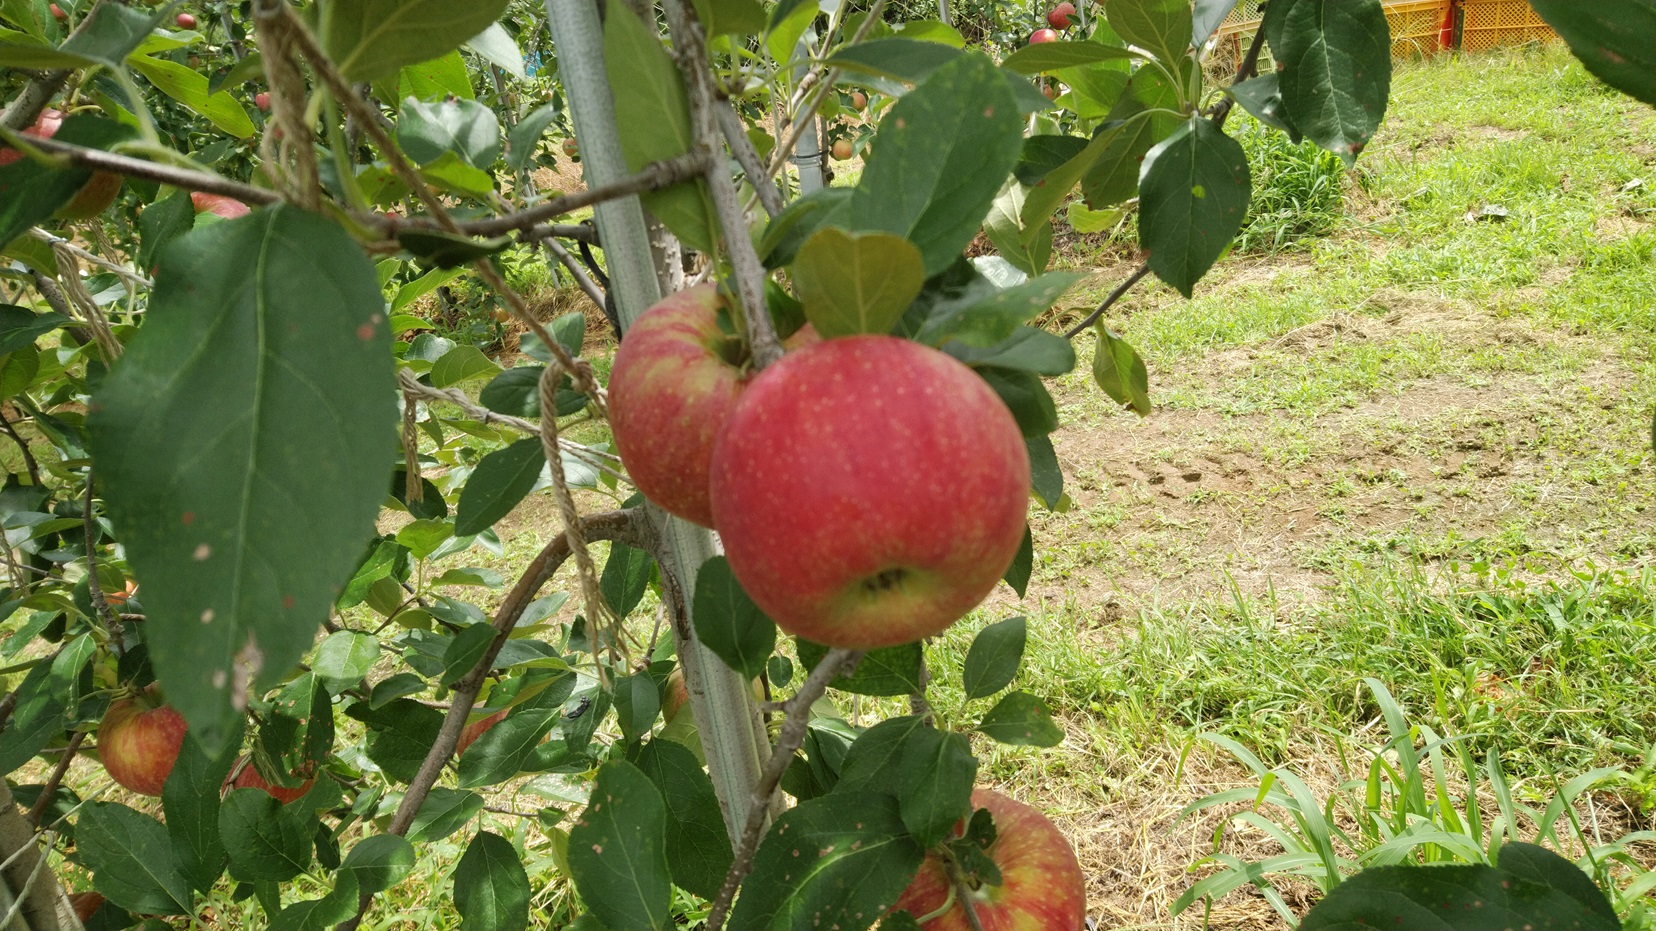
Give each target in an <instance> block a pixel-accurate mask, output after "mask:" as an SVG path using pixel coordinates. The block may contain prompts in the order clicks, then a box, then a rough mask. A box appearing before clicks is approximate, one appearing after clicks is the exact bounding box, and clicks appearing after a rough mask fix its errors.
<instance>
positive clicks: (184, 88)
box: [127, 55, 253, 139]
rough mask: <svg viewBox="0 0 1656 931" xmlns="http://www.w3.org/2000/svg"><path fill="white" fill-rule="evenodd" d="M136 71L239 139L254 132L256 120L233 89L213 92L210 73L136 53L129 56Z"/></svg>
mask: <svg viewBox="0 0 1656 931" xmlns="http://www.w3.org/2000/svg"><path fill="white" fill-rule="evenodd" d="M127 64H129V65H131V66H132V70H134V71H136V72H138V73H139V74H141V75H143V76H144V77H146V78H148V79H149V82H150V83H151V84H154V85H155V86H156V88H158V89H159V90H160V91H161V92H162V93H163V94H166V95H167V96H168V97H171V98H172V99H174V100H176V101H178V102H179V103H181V104H183V105H184V106H186V107H189V108H190V109H191V110H194V111H195V112H197V113H199V114H201V115H202V116H205V117H206V118H207V119H208V120H209V121H211V122H212V124H213V125H214V126H217V127H218V128H219V129H222V130H224V131H225V132H227V133H229V134H230V135H232V136H235V137H236V138H237V139H246V138H248V137H250V136H252V135H253V120H252V119H251V118H250V117H248V115H247V111H246V110H244V109H243V108H242V105H241V104H240V103H238V102H237V101H236V98H235V97H232V96H231V95H230V92H229V91H219V92H218V93H216V94H215V93H209V92H208V90H207V76H206V75H205V74H202V73H200V72H198V71H192V70H191V69H190V68H189V67H188V66H186V65H181V64H179V63H178V62H176V61H168V60H166V59H165V58H151V57H149V56H148V55H133V56H132V57H131V58H128V59H127Z"/></svg>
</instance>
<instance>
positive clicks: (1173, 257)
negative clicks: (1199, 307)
mask: <svg viewBox="0 0 1656 931" xmlns="http://www.w3.org/2000/svg"><path fill="white" fill-rule="evenodd" d="M1251 183H1252V181H1251V178H1250V176H1249V173H1248V157H1247V155H1246V154H1244V153H1243V151H1242V146H1241V144H1240V143H1238V142H1237V141H1236V140H1235V139H1232V138H1231V137H1229V136H1227V135H1225V133H1224V131H1223V130H1220V129H1218V128H1217V127H1215V126H1214V125H1213V123H1211V122H1210V121H1208V120H1205V119H1203V118H1201V117H1193V118H1191V119H1190V120H1188V121H1187V122H1185V124H1184V125H1183V126H1181V127H1180V128H1179V129H1177V130H1175V131H1174V132H1173V135H1171V136H1168V137H1167V138H1166V139H1164V140H1162V141H1161V142H1160V143H1158V144H1157V145H1156V147H1155V148H1153V149H1151V150H1150V153H1149V154H1148V155H1146V156H1145V157H1144V170H1143V173H1142V175H1141V176H1140V179H1139V242H1140V243H1142V244H1143V246H1144V248H1146V249H1147V250H1149V252H1150V257H1149V258H1148V259H1147V260H1146V262H1147V264H1148V265H1149V266H1150V270H1151V271H1153V272H1155V273H1156V276H1157V277H1158V278H1160V279H1161V280H1163V281H1165V282H1167V283H1168V284H1170V285H1172V286H1173V287H1174V288H1176V289H1177V290H1178V291H1179V292H1180V293H1182V294H1183V295H1184V296H1185V297H1190V294H1191V290H1192V289H1193V288H1195V286H1196V282H1197V281H1198V280H1199V279H1200V278H1201V277H1202V276H1203V275H1205V274H1207V270H1208V269H1210V268H1212V267H1213V263H1214V262H1217V261H1218V260H1219V256H1221V255H1223V254H1224V252H1225V249H1226V248H1227V247H1228V246H1229V245H1230V242H1231V240H1232V239H1234V238H1235V237H1236V233H1237V231H1238V230H1240V229H1241V228H1242V221H1243V219H1244V218H1246V217H1247V215H1248V196H1249V190H1250V185H1251Z"/></svg>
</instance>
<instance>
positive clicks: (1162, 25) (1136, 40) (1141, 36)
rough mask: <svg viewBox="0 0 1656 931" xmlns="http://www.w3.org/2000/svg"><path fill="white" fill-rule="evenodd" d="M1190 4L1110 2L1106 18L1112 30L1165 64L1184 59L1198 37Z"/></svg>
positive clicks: (1140, 0) (1179, 0) (1184, 0)
mask: <svg viewBox="0 0 1656 931" xmlns="http://www.w3.org/2000/svg"><path fill="white" fill-rule="evenodd" d="M1190 7H1191V0H1110V5H1109V6H1108V7H1107V8H1106V9H1105V15H1106V17H1108V19H1109V21H1110V28H1112V29H1114V30H1115V31H1116V34H1117V35H1119V36H1121V38H1122V39H1123V40H1125V41H1126V42H1127V43H1128V44H1129V45H1136V46H1138V47H1139V48H1141V49H1144V50H1146V51H1148V52H1150V53H1151V54H1153V55H1155V56H1156V57H1157V58H1158V59H1160V60H1161V61H1163V62H1165V63H1172V62H1175V61H1178V60H1179V59H1181V58H1184V57H1185V54H1186V53H1187V52H1188V51H1189V50H1190V41H1191V38H1192V36H1193V35H1194V33H1195V27H1194V26H1193V24H1192V23H1191V12H1190Z"/></svg>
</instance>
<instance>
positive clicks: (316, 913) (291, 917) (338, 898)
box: [267, 873, 362, 931]
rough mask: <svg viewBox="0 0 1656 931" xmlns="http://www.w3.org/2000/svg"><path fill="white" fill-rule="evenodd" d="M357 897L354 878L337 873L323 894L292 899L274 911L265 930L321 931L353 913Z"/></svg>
mask: <svg viewBox="0 0 1656 931" xmlns="http://www.w3.org/2000/svg"><path fill="white" fill-rule="evenodd" d="M361 900H362V892H361V890H360V889H358V888H357V882H356V877H355V876H353V875H351V874H349V873H341V874H339V875H338V877H337V878H336V879H335V880H334V887H333V888H332V889H330V890H328V894H327V895H324V896H322V897H321V898H319V899H306V900H304V901H300V902H295V903H293V904H292V905H289V906H286V907H285V908H283V909H282V910H281V911H280V912H277V913H276V915H275V916H274V917H272V918H271V919H270V924H269V925H268V926H267V931H324V929H327V928H332V927H334V926H335V925H337V924H339V923H340V922H343V921H346V920H348V919H350V918H352V917H353V916H355V915H356V913H357V909H358V908H359V907H360V906H361Z"/></svg>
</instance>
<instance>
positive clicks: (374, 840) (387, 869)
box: [339, 834, 414, 895]
mask: <svg viewBox="0 0 1656 931" xmlns="http://www.w3.org/2000/svg"><path fill="white" fill-rule="evenodd" d="M413 869H414V845H413V844H411V843H409V842H408V841H407V840H406V839H405V838H402V837H398V836H397V835H395V834H371V835H369V836H367V837H364V838H363V839H362V840H360V841H358V842H357V845H356V846H355V847H352V848H351V852H350V853H349V854H346V855H345V862H344V863H341V864H340V865H339V873H340V875H341V876H350V877H351V878H352V879H353V880H355V882H356V884H357V888H359V889H361V890H362V892H363V893H364V894H365V895H373V894H374V893H376V892H384V891H385V890H387V889H389V888H391V887H392V886H395V885H396V884H397V883H400V882H402V881H403V877H405V876H407V875H408V874H409V873H410V872H412V871H413Z"/></svg>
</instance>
